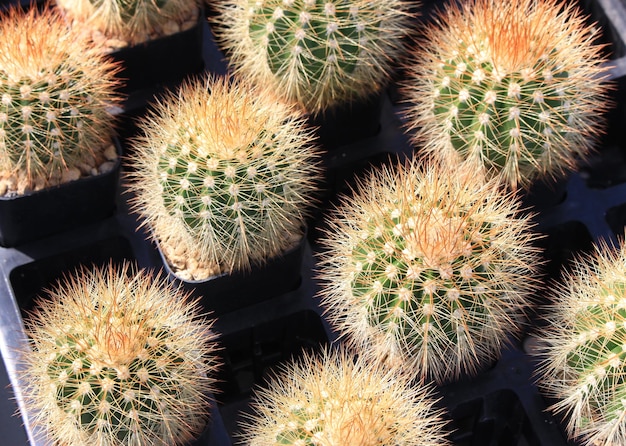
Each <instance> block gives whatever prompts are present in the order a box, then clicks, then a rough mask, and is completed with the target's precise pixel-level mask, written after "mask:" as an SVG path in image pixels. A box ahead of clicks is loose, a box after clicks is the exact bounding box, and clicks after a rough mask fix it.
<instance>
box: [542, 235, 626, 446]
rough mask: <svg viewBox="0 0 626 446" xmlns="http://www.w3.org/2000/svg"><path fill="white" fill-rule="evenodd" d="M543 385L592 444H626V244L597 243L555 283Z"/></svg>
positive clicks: (572, 428) (575, 433)
mask: <svg viewBox="0 0 626 446" xmlns="http://www.w3.org/2000/svg"><path fill="white" fill-rule="evenodd" d="M552 290H553V292H552V295H553V303H552V304H551V306H550V307H549V310H548V311H546V312H544V314H545V315H547V320H548V322H549V323H548V326H547V328H544V329H542V330H541V331H540V332H539V333H538V337H539V340H540V346H541V347H542V348H540V351H541V353H542V359H543V361H542V363H541V367H540V370H539V372H540V373H538V376H539V377H540V384H541V387H542V388H543V389H545V390H546V391H547V393H548V394H549V395H550V396H551V397H552V398H554V400H555V401H556V403H554V405H553V406H552V407H551V410H552V411H555V412H557V413H560V414H562V415H563V416H564V417H565V418H566V427H567V432H568V434H569V435H570V436H571V437H572V438H574V437H580V438H582V439H584V443H583V444H586V445H602V446H609V445H621V444H626V245H624V244H623V242H622V246H621V247H619V248H615V247H613V248H609V246H608V245H607V244H606V243H600V244H598V245H597V246H596V251H595V252H594V253H592V254H587V255H584V256H579V257H577V258H576V259H575V261H574V263H573V265H572V268H571V270H569V271H568V272H566V273H564V275H563V278H562V280H561V281H560V282H559V283H553V284H552Z"/></svg>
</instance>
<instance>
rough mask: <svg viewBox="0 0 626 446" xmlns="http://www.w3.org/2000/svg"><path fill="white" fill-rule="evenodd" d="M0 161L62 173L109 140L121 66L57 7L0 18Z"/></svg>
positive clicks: (10, 167)
mask: <svg viewBox="0 0 626 446" xmlns="http://www.w3.org/2000/svg"><path fill="white" fill-rule="evenodd" d="M0 34H1V35H2V39H0V166H2V169H3V170H4V171H5V172H9V173H11V174H15V173H21V174H22V175H25V176H26V177H27V178H30V179H35V178H37V179H42V180H44V181H46V180H48V179H49V178H51V177H53V176H59V177H60V176H61V175H62V172H63V171H65V170H67V169H68V168H70V167H74V166H76V165H78V164H79V163H81V162H83V161H84V160H85V159H86V158H87V157H89V156H91V154H92V153H93V151H94V150H95V149H97V148H99V147H102V146H104V145H108V144H110V142H111V136H112V134H113V129H114V116H113V114H112V111H111V110H112V108H113V107H114V106H115V105H116V104H117V103H118V102H119V101H120V97H119V96H118V94H117V93H116V87H117V83H118V82H119V81H117V80H116V78H115V75H116V73H117V71H118V70H119V67H118V66H117V65H116V64H114V63H113V62H112V61H111V60H109V59H108V58H106V57H104V56H103V55H102V51H101V50H100V48H99V47H98V46H97V45H96V44H95V43H93V42H91V41H89V40H87V39H86V38H85V37H84V36H83V35H82V34H81V33H79V32H77V31H72V30H68V28H67V25H66V24H65V22H64V21H63V19H62V18H61V17H60V16H59V15H58V14H57V13H55V12H53V11H52V10H49V9H44V10H43V11H41V12H39V11H37V10H36V8H31V9H30V10H29V11H28V12H24V11H21V10H19V9H17V8H11V9H9V11H8V12H5V13H4V14H3V15H2V17H0Z"/></svg>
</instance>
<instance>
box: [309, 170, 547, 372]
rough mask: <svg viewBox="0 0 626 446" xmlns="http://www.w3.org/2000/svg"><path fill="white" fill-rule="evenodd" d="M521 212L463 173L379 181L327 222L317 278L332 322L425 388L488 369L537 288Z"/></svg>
mask: <svg viewBox="0 0 626 446" xmlns="http://www.w3.org/2000/svg"><path fill="white" fill-rule="evenodd" d="M450 177H458V179H453V178H450ZM516 208H517V204H516V203H515V201H514V200H513V199H511V198H510V197H507V196H505V195H504V194H500V193H499V192H498V191H497V188H495V187H494V183H493V182H491V183H488V185H487V186H485V185H481V184H480V180H479V179H474V178H471V179H470V177H469V175H468V173H467V172H455V171H447V170H446V169H444V168H439V167H434V166H433V165H429V166H428V167H427V168H425V169H424V171H421V170H420V169H419V168H418V166H417V164H414V165H413V164H412V165H411V166H402V167H401V166H398V168H397V169H393V170H386V169H383V170H381V171H378V172H374V173H373V174H372V175H371V176H370V177H369V178H368V179H367V182H365V183H364V184H363V185H362V187H361V188H360V190H359V191H358V193H357V196H355V197H354V198H351V199H349V200H347V201H346V202H345V203H344V204H343V207H340V208H338V209H337V212H336V214H335V215H334V217H333V218H331V219H330V220H329V221H330V229H329V231H328V238H327V239H325V240H324V244H325V246H326V247H327V248H328V250H327V251H326V252H325V253H324V254H323V262H322V263H321V268H320V273H319V276H320V278H321V279H323V280H324V282H325V286H324V288H323V290H322V299H323V300H322V302H323V305H324V307H325V308H326V313H327V314H328V315H329V317H330V319H331V322H332V323H333V324H334V325H335V326H336V327H337V328H338V329H339V330H340V332H342V333H344V334H347V335H348V336H347V338H348V339H349V341H350V342H351V343H353V344H354V345H355V346H357V347H358V348H359V349H360V351H363V352H366V354H371V355H373V356H375V357H377V358H385V361H387V362H389V363H390V364H392V365H393V366H396V365H397V366H399V367H406V368H407V369H408V370H410V371H411V373H412V374H414V375H416V376H419V377H420V379H426V378H429V379H434V380H436V381H437V382H446V381H449V380H452V379H455V378H458V377H459V376H461V375H463V374H472V373H475V372H476V371H477V370H478V369H480V368H481V367H484V366H486V365H488V363H489V361H490V360H491V359H492V358H495V357H497V356H498V354H499V351H500V348H501V346H502V345H503V344H505V343H507V342H509V340H510V339H509V337H510V336H513V335H515V334H516V333H517V332H518V330H519V326H520V323H521V319H522V318H523V308H524V307H525V306H526V304H527V299H528V296H529V293H528V290H529V289H531V288H532V287H533V286H534V285H533V282H534V281H535V277H534V275H535V267H536V266H535V265H536V263H537V259H536V257H535V256H536V253H535V252H534V248H532V247H531V245H530V240H531V239H532V234H531V233H530V232H529V231H528V229H529V223H528V221H527V217H522V216H516V213H517V211H516Z"/></svg>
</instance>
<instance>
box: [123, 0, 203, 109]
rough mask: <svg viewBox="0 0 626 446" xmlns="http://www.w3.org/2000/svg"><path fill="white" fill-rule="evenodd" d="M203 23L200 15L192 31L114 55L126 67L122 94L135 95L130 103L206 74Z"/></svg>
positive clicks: (148, 42) (152, 41) (201, 14)
mask: <svg viewBox="0 0 626 446" xmlns="http://www.w3.org/2000/svg"><path fill="white" fill-rule="evenodd" d="M203 21H204V13H203V12H202V11H200V13H199V14H198V18H197V21H196V24H195V26H193V27H192V28H189V29H187V30H184V31H180V32H178V33H175V34H172V35H169V36H163V37H159V38H158V39H154V40H149V41H147V42H143V43H139V44H137V45H133V46H129V47H125V48H120V49H118V50H116V51H114V52H113V53H111V56H112V57H113V59H114V60H116V61H119V62H121V65H122V67H123V69H122V71H121V72H120V74H119V77H120V78H122V79H124V86H123V87H122V89H121V91H122V92H123V93H126V94H130V95H131V97H130V98H129V101H132V100H133V97H132V95H133V94H138V93H141V92H144V94H146V93H147V94H152V93H155V92H158V91H159V90H160V89H163V88H165V87H167V86H170V85H174V84H177V83H179V82H180V81H181V80H183V79H184V78H185V77H187V76H188V75H191V74H196V73H200V72H202V71H203V70H204V60H203V57H202V54H203V53H202V48H203V46H202V45H203V38H204V36H203V34H204V26H203ZM130 105H134V104H130Z"/></svg>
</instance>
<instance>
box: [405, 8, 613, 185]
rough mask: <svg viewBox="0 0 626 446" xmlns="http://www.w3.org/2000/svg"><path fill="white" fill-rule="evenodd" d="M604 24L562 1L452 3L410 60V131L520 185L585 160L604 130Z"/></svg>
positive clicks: (439, 152) (428, 148)
mask: <svg viewBox="0 0 626 446" xmlns="http://www.w3.org/2000/svg"><path fill="white" fill-rule="evenodd" d="M595 38H596V31H595V29H594V28H593V27H591V26H588V25H586V24H585V18H584V17H583V16H582V14H581V12H580V11H579V10H578V9H577V8H576V7H574V6H571V5H570V6H563V5H562V4H561V2H558V1H557V0H520V1H513V2H500V1H493V0H467V1H465V2H464V3H462V4H461V6H459V5H457V4H456V3H451V4H450V5H449V6H447V8H446V9H445V10H444V11H443V12H442V13H440V14H439V19H438V20H436V21H434V22H433V24H432V25H430V26H429V28H428V30H427V31H426V37H425V39H424V41H423V42H422V43H421V45H420V46H419V47H418V48H416V49H415V51H414V53H413V56H414V60H413V62H412V63H410V64H409V66H408V71H409V75H408V79H407V81H406V85H405V95H406V99H407V101H408V103H409V105H408V109H407V115H408V120H407V121H408V128H409V129H411V130H416V131H417V132H416V134H415V135H413V137H414V141H415V142H416V143H417V144H420V145H424V150H425V152H426V153H428V154H431V155H434V156H435V157H438V158H450V157H451V158H453V159H455V160H463V161H467V162H468V163H470V164H471V165H472V166H474V169H481V170H484V171H485V172H487V173H489V175H493V176H497V177H499V178H500V179H501V180H502V181H503V182H504V183H505V184H507V185H509V186H510V187H512V188H517V187H524V188H526V187H528V186H529V185H530V184H531V183H532V181H533V180H534V179H536V178H538V177H542V176H558V175H560V174H562V173H563V172H564V171H565V170H567V169H572V168H574V167H576V165H577V163H578V161H580V159H584V158H585V156H586V154H587V153H588V152H589V150H590V149H591V148H592V146H593V144H594V142H595V139H596V137H597V135H598V134H599V133H601V130H602V125H601V124H602V115H603V112H604V111H605V110H606V108H607V95H606V92H607V88H608V83H607V82H606V78H607V74H606V64H603V62H605V61H606V59H605V57H604V56H602V54H601V50H602V48H601V46H600V45H596V44H594V40H595Z"/></svg>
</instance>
